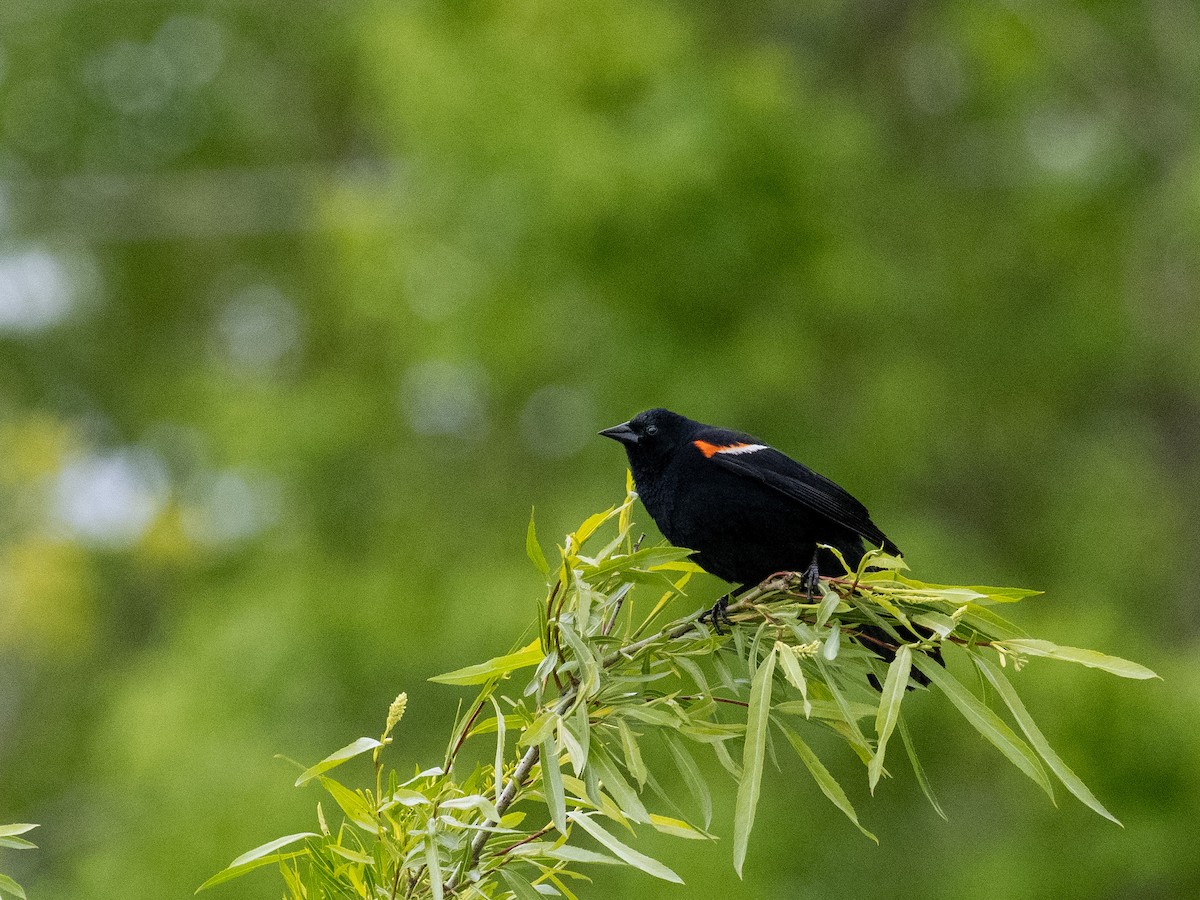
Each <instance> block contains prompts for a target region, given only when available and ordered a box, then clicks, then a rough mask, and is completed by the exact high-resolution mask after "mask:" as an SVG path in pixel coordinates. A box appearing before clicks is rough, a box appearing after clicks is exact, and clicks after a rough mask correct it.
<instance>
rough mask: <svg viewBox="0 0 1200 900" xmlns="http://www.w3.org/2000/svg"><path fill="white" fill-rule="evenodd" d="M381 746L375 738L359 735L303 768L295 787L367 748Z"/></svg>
mask: <svg viewBox="0 0 1200 900" xmlns="http://www.w3.org/2000/svg"><path fill="white" fill-rule="evenodd" d="M382 746H383V745H382V744H381V743H380V742H379V741H377V740H375V738H369V737H360V738H359V739H358V740H357V741H355V742H354V743H353V744H347V745H346V746H345V747H343V748H342V749H341V750H338V751H336V752H335V753H331V754H329V755H328V756H327V757H325V758H324V759H323V760H321V761H320V762H319V763H317V764H316V765H315V766H311V767H310V768H307V769H305V770H304V772H303V773H302V774H301V775H300V777H299V778H297V779H296V787H302V786H303V785H306V784H308V782H310V781H312V780H313V779H314V778H316V777H317V776H318V775H320V774H321V773H322V772H328V771H329V770H330V769H334V768H337V767H338V766H340V765H341V764H342V763H344V762H345V761H346V760H348V759H354V757H356V756H358V755H360V754H362V753H366V752H367V751H368V750H374V749H375V748H376V747H382Z"/></svg>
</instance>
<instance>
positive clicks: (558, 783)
mask: <svg viewBox="0 0 1200 900" xmlns="http://www.w3.org/2000/svg"><path fill="white" fill-rule="evenodd" d="M541 761H542V766H541V768H542V787H543V789H544V790H545V792H546V806H547V807H549V809H550V819H551V821H552V822H554V827H555V828H557V829H558V830H559V832H560V833H562V834H566V833H567V801H566V796H565V794H564V792H563V783H562V770H560V769H559V767H558V750H557V747H556V745H555V741H554V738H552V737H548V738H546V739H545V740H544V741H542V743H541Z"/></svg>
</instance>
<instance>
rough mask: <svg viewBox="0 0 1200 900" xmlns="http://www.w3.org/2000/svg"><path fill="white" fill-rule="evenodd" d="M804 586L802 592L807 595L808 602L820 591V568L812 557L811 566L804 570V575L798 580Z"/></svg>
mask: <svg viewBox="0 0 1200 900" xmlns="http://www.w3.org/2000/svg"><path fill="white" fill-rule="evenodd" d="M800 584H801V586H802V587H803V588H804V593H805V594H807V595H808V602H809V603H812V602H813V595H814V594H817V593H821V570H820V569H818V568H817V561H816V560H815V559H814V560H813V563H812V565H811V566H809V567H808V568H807V569H805V570H804V577H803V578H802V579H801V582H800Z"/></svg>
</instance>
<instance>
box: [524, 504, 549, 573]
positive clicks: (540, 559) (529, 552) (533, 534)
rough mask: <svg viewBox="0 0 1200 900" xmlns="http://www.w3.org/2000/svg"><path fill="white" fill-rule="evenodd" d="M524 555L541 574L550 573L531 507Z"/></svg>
mask: <svg viewBox="0 0 1200 900" xmlns="http://www.w3.org/2000/svg"><path fill="white" fill-rule="evenodd" d="M525 555H526V556H528V557H529V561H530V562H531V563H533V565H534V567H535V568H536V569H537V570H538V571H539V572H541V573H542V574H543V575H549V574H550V563H548V562H546V554H545V553H543V552H542V545H541V544H539V543H538V538H537V528H536V527H534V524H533V510H532V509H531V510H530V511H529V528H528V529H527V530H526V531H525Z"/></svg>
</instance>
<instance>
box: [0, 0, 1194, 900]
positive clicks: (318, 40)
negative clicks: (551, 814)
mask: <svg viewBox="0 0 1200 900" xmlns="http://www.w3.org/2000/svg"><path fill="white" fill-rule="evenodd" d="M1198 58H1200V14H1198V13H1197V11H1196V7H1195V6H1194V5H1193V4H1191V3H1188V2H1185V0H1154V2H1146V3H1133V2H1124V0H1107V2H1106V0H1097V2H1088V3H1078V4H1076V3H1066V2H1059V0H1049V2H1039V3H1034V2H1026V0H1012V2H1007V3H971V2H965V0H964V2H945V3H917V2H910V0H869V2H856V3H845V2H839V0H817V2H815V3H787V2H763V3H759V4H728V3H718V2H693V3H682V2H678V3H667V2H662V3H654V2H649V0H602V2H601V0H575V2H570V3H557V4H556V3H541V2H536V0H526V2H499V0H495V2H443V3H436V2H419V0H413V2H401V0H394V2H359V0H324V2H310V0H301V2H295V3H284V2H278V0H253V2H249V0H247V2H232V0H203V2H202V0H195V2H184V0H176V2H163V0H105V2H91V0H36V2H35V0H3V2H0V821H33V822H40V823H42V825H43V827H42V828H41V829H40V830H39V831H38V832H36V833H35V834H33V835H31V836H32V837H34V838H35V839H36V840H37V842H38V843H39V844H40V845H41V848H42V849H41V850H39V851H35V852H28V853H14V852H4V853H3V854H2V855H0V869H3V870H4V871H8V872H11V873H12V874H13V875H14V876H15V877H17V878H18V880H20V881H22V882H23V883H24V884H25V886H26V887H27V888H28V889H29V892H30V896H31V898H34V900H67V898H72V900H74V898H109V897H113V898H116V897H122V898H124V897H137V898H142V897H146V898H149V897H155V898H158V897H164V898H165V897H172V898H174V897H180V898H181V897H186V896H188V895H190V893H191V891H192V890H193V889H194V888H195V886H196V885H198V884H199V883H200V882H201V881H202V880H204V879H205V878H206V877H207V876H209V875H211V874H212V873H213V872H215V871H216V870H218V869H220V868H221V867H223V866H224V865H225V864H227V863H228V862H229V860H230V859H231V858H233V857H234V856H235V855H237V854H239V853H240V852H242V851H244V850H246V849H248V848H250V847H253V846H255V845H257V844H259V843H262V842H264V841H266V840H268V839H270V838H273V837H276V836H278V835H281V834H286V833H290V832H294V831H301V830H307V829H308V828H309V827H311V825H312V824H313V820H314V816H313V811H314V806H315V803H316V801H317V799H318V795H317V793H316V789H315V788H308V789H306V790H296V789H293V788H292V787H291V781H292V779H293V777H294V769H293V768H292V767H291V766H290V765H289V764H288V763H286V762H282V761H279V760H276V759H274V758H273V757H274V755H275V754H284V755H286V756H289V757H292V758H295V759H298V760H301V761H304V762H313V761H315V760H316V759H319V758H320V757H322V756H324V755H325V754H326V753H328V752H330V751H332V750H333V749H335V748H337V747H339V746H341V745H342V744H345V743H348V742H349V741H350V740H352V739H353V738H355V737H357V736H358V735H360V734H377V733H378V732H379V731H380V730H381V728H382V720H383V716H384V714H385V711H386V709H387V705H388V703H389V702H390V701H391V700H392V698H393V697H394V696H395V694H396V693H397V692H398V691H400V690H402V689H403V690H407V691H408V693H409V697H410V704H409V709H410V711H409V713H408V716H407V717H406V719H405V721H404V723H403V725H402V728H401V730H400V733H399V740H398V742H397V745H396V748H395V750H394V751H393V753H394V755H393V759H394V760H395V761H397V762H398V763H399V762H400V761H403V765H404V767H405V768H407V766H408V765H409V764H415V763H417V762H420V763H422V764H425V765H432V764H434V763H435V762H436V761H437V760H438V759H440V756H441V752H442V749H443V746H444V736H445V735H446V734H447V731H448V728H449V723H450V720H451V717H452V715H453V713H454V709H455V704H456V702H457V701H458V699H459V697H460V696H463V694H464V692H462V691H460V690H457V689H454V688H450V687H444V686H439V685H432V684H429V683H428V682H426V680H425V679H426V678H427V677H428V676H430V675H433V674H437V673H440V672H444V671H448V670H450V669H453V668H456V667H458V666H461V665H465V664H469V663H472V662H477V661H479V660H482V659H485V658H487V657H489V656H492V655H495V654H498V653H502V652H505V651H507V650H508V649H509V647H510V646H511V643H512V642H513V641H514V640H515V639H516V638H517V637H518V636H519V635H520V633H521V631H522V629H523V628H524V626H525V623H526V622H527V621H529V620H530V619H531V617H532V616H533V610H534V606H533V601H534V600H535V599H536V598H539V597H540V594H541V581H540V578H539V576H538V575H537V573H536V572H535V571H534V570H533V569H532V567H531V566H529V564H528V563H527V561H526V560H525V558H524V552H523V546H524V529H525V524H526V522H527V520H528V516H529V508H530V506H531V505H536V507H537V511H538V521H539V529H540V532H541V534H542V537H543V540H545V541H546V542H550V541H552V540H553V539H554V538H555V537H556V536H557V535H561V534H562V533H564V532H565V531H566V530H568V529H569V528H571V527H573V526H574V525H575V524H576V523H577V522H579V521H581V520H582V519H583V518H584V517H585V516H586V515H588V514H589V513H591V512H593V511H595V510H597V509H599V508H602V507H604V506H607V505H608V504H609V503H611V502H615V501H616V500H617V499H619V497H620V494H621V491H622V489H623V484H624V460H623V457H622V454H621V453H620V451H619V448H617V447H616V446H614V445H612V444H611V443H609V442H606V441H604V440H603V439H601V438H598V437H595V432H596V430H597V429H598V428H601V427H604V426H607V425H611V424H614V423H616V422H619V421H622V420H623V419H626V418H628V417H629V416H630V415H632V414H633V413H635V412H637V411H638V410H640V409H642V408H645V407H648V406H653V405H665V406H669V407H672V408H674V409H677V410H679V411H681V412H685V413H687V414H689V415H692V416H693V417H696V418H699V419H702V420H706V421H712V422H717V423H720V424H723V425H728V426H732V427H738V428H741V429H744V430H747V431H750V432H752V433H755V434H758V435H760V436H762V437H763V438H764V439H766V440H769V441H771V442H772V443H773V444H775V445H777V446H779V447H781V448H782V449H784V450H785V451H788V452H790V453H791V454H792V455H794V456H797V457H799V458H800V459H802V460H804V461H805V462H807V463H809V464H810V465H812V466H813V467H814V468H816V469H818V470H819V471H822V472H824V473H825V474H828V475H830V476H831V477H834V478H836V479H837V480H838V481H840V482H841V483H843V484H844V485H845V486H847V487H848V488H850V489H851V490H852V491H854V493H856V494H857V495H858V496H860V497H861V498H862V499H863V500H864V501H865V502H867V504H868V505H869V507H870V508H871V511H872V513H873V515H874V518H875V519H876V521H877V522H879V523H880V524H881V526H882V527H883V528H884V529H885V530H886V531H887V532H888V534H889V535H891V536H892V537H894V538H895V540H896V541H897V543H899V544H900V546H901V547H903V548H904V550H905V551H906V554H907V557H908V559H909V562H910V564H911V565H912V566H913V568H914V570H915V574H916V576H917V577H920V578H924V579H926V580H933V581H953V582H956V583H985V584H986V583H1001V584H1016V585H1023V586H1029V587H1037V588H1042V589H1044V590H1046V592H1047V594H1046V596H1045V597H1044V598H1039V599H1037V600H1035V601H1031V602H1029V603H1028V604H1023V605H1025V606H1028V609H1024V610H1021V611H1020V615H1019V616H1018V621H1020V622H1021V624H1023V625H1024V626H1025V627H1027V628H1028V629H1030V630H1031V631H1034V632H1035V633H1037V634H1038V635H1039V636H1042V637H1046V638H1048V639H1051V640H1054V641H1057V642H1060V643H1067V644H1078V645H1082V646H1089V647H1094V648H1096V649H1100V650H1105V651H1108V652H1111V653H1116V654H1119V655H1122V656H1127V657H1130V658H1132V659H1135V660H1138V661H1141V662H1143V663H1145V664H1147V665H1149V666H1151V667H1152V668H1154V669H1156V670H1157V671H1158V672H1159V673H1160V674H1161V675H1162V676H1163V678H1164V681H1162V682H1158V681H1153V682H1129V681H1121V680H1118V679H1115V678H1112V677H1109V676H1107V675H1104V674H1102V673H1098V672H1094V671H1091V670H1085V669H1076V668H1075V667H1066V666H1061V665H1057V664H1055V663H1053V662H1050V661H1047V660H1034V661H1032V662H1031V663H1030V664H1029V666H1028V667H1027V668H1026V669H1025V670H1024V671H1023V673H1022V677H1021V678H1020V679H1019V681H1018V686H1019V687H1021V688H1022V689H1023V693H1024V694H1025V696H1026V698H1027V703H1028V705H1029V706H1030V709H1031V711H1032V712H1033V713H1034V715H1035V716H1036V717H1037V718H1038V720H1039V721H1040V722H1041V724H1042V726H1043V729H1044V731H1045V732H1046V733H1047V736H1048V737H1049V738H1050V739H1051V741H1052V742H1053V743H1054V744H1055V745H1056V747H1057V749H1058V750H1059V752H1060V753H1061V754H1062V756H1063V757H1065V758H1066V759H1067V761H1068V762H1069V763H1070V764H1071V765H1072V766H1073V767H1075V769H1076V771H1077V772H1078V773H1079V774H1080V775H1081V776H1082V777H1083V778H1084V779H1085V781H1087V782H1088V783H1089V784H1090V786H1091V787H1092V788H1093V789H1094V790H1095V792H1096V793H1097V795H1098V796H1099V797H1100V798H1101V800H1102V801H1103V802H1104V803H1105V804H1106V805H1107V806H1108V807H1109V808H1110V809H1111V810H1112V811H1113V812H1114V813H1115V814H1116V815H1117V816H1118V817H1120V818H1121V819H1122V820H1123V821H1124V823H1125V826H1126V827H1125V829H1124V830H1122V829H1120V828H1117V827H1116V826H1114V825H1112V824H1110V823H1108V822H1105V821H1103V820H1102V819H1100V818H1099V817H1096V816H1094V815H1092V814H1091V813H1090V812H1088V811H1087V810H1086V809H1085V808H1083V807H1082V806H1081V805H1080V804H1078V803H1076V802H1075V801H1074V800H1073V799H1071V798H1070V797H1069V796H1067V795H1066V793H1065V792H1063V791H1060V792H1059V793H1060V795H1061V796H1060V803H1061V808H1060V809H1055V808H1053V807H1052V806H1051V805H1050V804H1049V803H1047V802H1046V800H1045V798H1044V797H1043V796H1042V795H1041V794H1040V792H1038V791H1037V789H1036V788H1035V787H1034V786H1033V785H1032V784H1030V783H1029V782H1027V781H1025V780H1024V779H1023V778H1022V776H1021V775H1020V774H1019V773H1018V772H1016V771H1015V770H1012V771H1010V768H1011V767H1009V766H1007V764H1006V763H1005V762H1004V760H1003V759H1002V758H1001V757H1000V756H999V754H998V753H997V752H996V751H995V750H994V749H993V748H991V747H990V746H988V745H986V744H985V743H984V742H983V741H982V740H981V739H980V737H979V736H978V734H976V733H975V732H974V731H973V730H972V729H970V728H969V727H968V726H967V725H966V723H965V722H963V721H962V720H961V719H960V718H958V717H957V714H956V713H954V712H953V711H952V710H948V709H946V708H945V706H946V705H945V704H944V703H942V704H939V703H937V702H935V701H934V699H933V698H932V697H918V698H913V700H914V701H915V702H913V710H912V711H911V712H910V716H911V717H912V724H913V726H914V734H915V737H916V740H917V743H918V747H919V748H920V749H921V750H922V751H923V755H924V759H925V762H926V766H927V768H928V769H929V772H930V775H931V778H932V779H933V782H934V787H935V789H936V790H937V792H938V793H939V796H940V798H941V800H942V802H943V805H944V806H945V807H946V810H947V812H948V813H949V815H950V821H949V823H945V822H943V821H941V820H940V819H939V818H937V817H936V815H935V814H934V813H933V811H932V810H931V809H930V808H929V806H928V805H927V804H926V803H925V802H924V800H923V798H922V797H921V795H920V793H919V790H918V789H917V787H916V786H915V784H914V782H913V778H912V775H911V773H910V772H908V771H907V770H906V769H904V768H901V767H898V770H897V771H896V772H895V773H894V774H895V775H896V776H897V777H895V778H894V779H892V780H889V781H885V782H884V783H883V785H882V786H881V788H880V789H879V790H878V791H877V794H878V796H877V797H876V798H875V799H871V798H870V797H869V795H868V794H867V791H866V778H865V770H864V769H863V768H862V767H861V765H860V764H859V763H858V762H857V760H856V759H854V758H853V757H852V755H851V754H850V753H849V751H848V750H846V749H845V748H844V747H840V746H839V745H837V744H836V743H834V742H825V743H820V742H818V750H821V751H824V755H825V757H826V759H827V760H828V761H829V764H830V766H831V767H832V769H833V771H834V772H835V774H837V775H838V776H839V778H841V779H842V781H843V783H845V784H847V785H848V786H849V788H850V794H851V797H852V799H853V800H854V801H855V803H856V804H857V806H858V809H859V813H860V816H861V817H862V819H863V821H864V824H865V825H866V826H867V827H868V828H870V829H872V830H873V831H875V833H877V834H878V835H879V837H880V840H881V846H880V847H876V846H875V845H873V844H871V843H869V842H867V841H866V840H865V839H863V838H862V837H861V836H860V835H859V834H858V832H857V831H855V830H854V828H853V827H852V826H851V825H850V824H849V823H848V822H846V821H845V820H844V819H843V818H842V816H841V815H840V814H839V813H838V812H837V811H836V810H835V809H834V808H833V807H832V806H830V805H829V804H828V803H827V802H826V801H825V800H824V798H822V797H821V796H820V794H819V792H818V791H817V790H816V788H815V786H814V785H813V784H812V782H811V781H810V780H809V779H808V777H807V775H806V774H805V773H803V771H799V770H798V769H797V768H796V767H795V766H792V767H790V768H789V769H788V770H787V771H785V772H782V773H780V772H775V771H769V772H768V774H767V776H766V781H767V786H766V788H765V790H764V797H763V802H762V804H761V805H760V808H759V821H758V826H757V828H756V830H755V834H754V837H753V839H752V843H751V849H750V854H749V857H748V860H747V865H746V880H745V882H744V883H741V884H739V883H738V881H737V879H736V877H735V876H734V874H733V872H732V867H731V865H730V858H729V854H730V850H729V840H728V838H729V835H730V834H731V831H732V795H731V791H730V790H729V789H728V783H727V782H728V779H727V777H726V776H725V775H724V773H723V772H722V771H721V770H719V767H717V766H716V765H715V764H713V765H710V766H709V768H708V772H709V774H710V775H711V777H712V779H713V780H714V782H720V783H721V784H722V785H724V788H723V790H722V791H719V792H718V797H719V799H722V800H723V802H722V803H720V804H719V808H718V811H717V816H716V819H715V822H714V827H715V829H716V830H717V831H718V833H719V834H721V835H722V837H723V838H724V840H722V841H721V842H719V843H718V844H716V845H712V846H709V845H699V844H691V843H685V842H677V841H676V842H673V841H671V840H670V839H659V838H657V836H655V837H651V836H647V837H646V838H645V844H644V845H643V846H645V847H646V848H647V849H649V850H650V851H651V852H653V853H655V854H656V855H658V856H659V857H660V858H662V859H663V860H664V861H665V862H667V863H668V864H669V865H671V866H672V867H673V868H676V869H677V870H679V871H680V872H682V873H684V875H685V878H687V880H688V881H689V882H690V884H691V886H690V887H688V888H678V887H672V886H669V885H662V884H659V883H657V882H653V881H652V880H651V879H649V878H647V877H646V876H643V875H641V874H639V873H636V872H633V871H630V872H612V871H607V870H606V871H603V872H599V873H597V879H598V881H597V884H596V885H595V886H593V887H592V888H590V889H586V890H585V894H586V896H590V897H605V896H609V897H612V896H627V895H632V894H635V893H636V895H638V896H647V897H657V896H663V897H668V896H670V897H676V898H681V897H688V896H696V895H697V892H701V891H703V892H705V893H708V892H714V893H716V892H720V893H721V895H722V896H726V897H731V898H732V897H779V898H784V897H788V898H792V897H880V898H882V897H889V898H890V897H897V896H923V897H945V898H961V897H988V898H991V897H1000V898H1010V897H1013V898H1021V897H1050V896H1055V897H1061V896H1077V897H1102V898H1126V897H1138V898H1176V897H1185V896H1196V895H1200V857H1197V855H1196V853H1195V852H1194V849H1192V848H1191V846H1190V845H1191V839H1190V838H1188V835H1189V834H1194V829H1195V827H1196V818H1197V814H1198V813H1200V768H1198V767H1197V765H1196V762H1197V760H1198V759H1200V691H1198V689H1197V685H1200V661H1198V660H1200V655H1198V654H1197V649H1198V648H1197V625H1196V623H1197V620H1198V617H1197V599H1196V598H1197V594H1196V586H1195V581H1194V579H1195V577H1196V576H1195V573H1196V572H1197V571H1200V558H1198V556H1200V551H1198V549H1197V548H1198V544H1197V540H1196V535H1197V534H1198V533H1200V505H1198V503H1197V487H1196V485H1197V483H1198V481H1200V304H1198V303H1197V299H1198V294H1200V254H1198V253H1197V249H1198V248H1200V143H1198V140H1197V136H1198V134H1200V125H1198V122H1200V115H1198V114H1200V102H1198V99H1200V66H1198V65H1197V64H1196V60H1197V59H1198ZM641 520H642V521H646V517H645V515H644V513H641ZM647 524H648V523H647ZM720 589H721V586H720V584H719V583H718V582H716V581H715V580H708V581H706V582H704V583H702V584H697V585H696V586H695V588H694V590H692V593H693V596H695V597H696V598H697V603H699V602H711V600H712V599H713V598H715V597H716V596H717V595H718V593H719V591H720ZM906 707H907V704H906ZM710 762H711V760H710ZM668 784H670V782H668ZM675 786H676V787H678V785H675ZM280 892H281V889H280V886H279V885H278V884H277V883H273V882H272V876H271V875H270V874H269V873H257V874H256V875H254V876H252V877H251V878H250V879H248V880H245V881H240V882H234V883H232V884H230V885H228V886H226V887H223V888H220V889H218V891H215V892H214V896H218V895H219V896H227V897H270V896H278V895H279V893H280Z"/></svg>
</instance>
